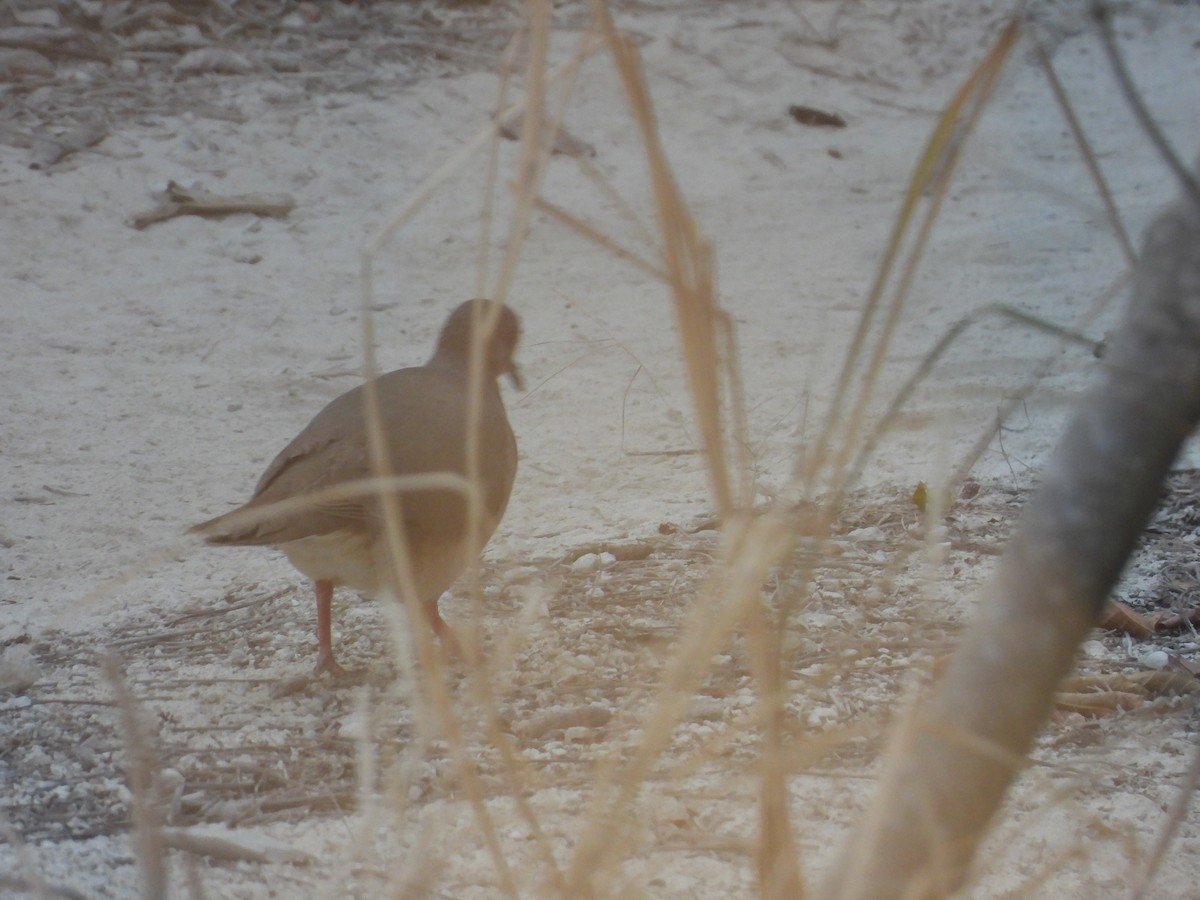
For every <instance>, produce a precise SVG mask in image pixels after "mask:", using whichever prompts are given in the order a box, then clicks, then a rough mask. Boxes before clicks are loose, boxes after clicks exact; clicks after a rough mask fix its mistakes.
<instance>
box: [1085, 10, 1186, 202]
mask: <svg viewBox="0 0 1200 900" xmlns="http://www.w3.org/2000/svg"><path fill="white" fill-rule="evenodd" d="M1092 17H1093V18H1094V19H1095V20H1096V23H1097V24H1098V25H1099V26H1100V38H1101V41H1102V42H1103V43H1104V52H1105V53H1106V54H1107V55H1108V63H1109V65H1110V66H1112V70H1113V75H1114V76H1116V79H1117V84H1118V85H1120V87H1121V93H1122V94H1124V95H1125V102H1126V103H1128V104H1129V108H1130V109H1131V110H1132V111H1133V114H1134V116H1136V117H1137V120H1138V124H1139V125H1141V126H1142V130H1143V131H1145V132H1146V136H1147V137H1148V138H1150V142H1151V143H1152V144H1154V149H1156V150H1157V151H1158V153H1159V156H1161V157H1162V159H1163V162H1165V163H1166V164H1167V168H1169V169H1170V170H1171V174H1172V175H1174V176H1175V177H1176V178H1177V179H1178V180H1179V183H1180V185H1181V186H1182V187H1183V189H1184V190H1185V191H1186V192H1187V194H1188V195H1189V196H1190V197H1191V198H1192V202H1193V203H1195V204H1196V205H1197V206H1200V184H1197V182H1196V178H1195V176H1194V175H1193V174H1192V173H1191V172H1190V171H1188V169H1187V167H1186V166H1185V165H1184V164H1183V163H1182V162H1181V161H1180V159H1179V157H1178V156H1177V155H1176V153H1175V150H1174V149H1173V148H1172V147H1171V144H1170V142H1169V141H1168V140H1167V138H1166V136H1165V135H1164V134H1163V133H1162V129H1161V128H1159V127H1158V123H1157V122H1156V121H1154V117H1153V116H1152V115H1150V111H1149V110H1148V109H1146V104H1145V103H1144V102H1143V101H1142V95H1141V93H1139V91H1138V89H1137V86H1136V85H1134V83H1133V79H1132V78H1131V77H1130V75H1129V69H1127V68H1126V66H1125V58H1124V57H1123V56H1121V50H1120V48H1119V47H1117V36H1116V34H1115V33H1114V32H1113V27H1112V10H1110V9H1109V8H1108V4H1107V3H1105V2H1104V0H1093V2H1092Z"/></svg>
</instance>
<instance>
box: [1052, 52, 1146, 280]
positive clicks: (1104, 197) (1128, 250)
mask: <svg viewBox="0 0 1200 900" xmlns="http://www.w3.org/2000/svg"><path fill="white" fill-rule="evenodd" d="M1033 49H1034V52H1036V54H1037V59H1038V64H1039V65H1040V66H1041V67H1042V72H1043V73H1045V75H1046V81H1047V82H1049V84H1050V91H1051V92H1052V93H1053V94H1054V102H1055V103H1057V104H1058V108H1059V110H1060V111H1061V112H1062V116H1063V121H1065V122H1066V123H1067V127H1068V128H1069V129H1070V130H1071V137H1072V138H1073V139H1074V141H1075V146H1076V147H1078V148H1079V155H1080V156H1081V157H1082V158H1083V163H1084V165H1085V166H1087V170H1088V174H1089V175H1091V176H1092V184H1093V185H1095V188H1096V193H1097V194H1099V195H1100V202H1101V203H1103V204H1104V211H1105V213H1106V214H1107V215H1108V221H1109V224H1110V225H1112V229H1113V232H1114V233H1115V234H1116V236H1117V242H1118V243H1119V244H1120V245H1121V252H1122V253H1124V254H1125V261H1126V262H1127V263H1128V264H1129V265H1130V266H1132V265H1134V264H1136V263H1137V251H1136V250H1134V249H1133V241H1131V240H1130V239H1129V232H1128V231H1126V230H1125V223H1124V222H1122V221H1121V212H1120V210H1118V209H1117V204H1116V201H1114V200H1113V196H1112V191H1110V190H1109V188H1108V180H1107V179H1106V178H1105V177H1104V173H1103V172H1101V171H1100V163H1099V162H1097V160H1096V154H1095V152H1094V151H1093V150H1092V143H1091V141H1089V140H1088V137H1087V135H1086V134H1085V133H1084V130H1083V125H1082V124H1081V123H1080V121H1079V116H1077V115H1075V106H1074V104H1073V103H1071V98H1070V97H1068V96H1067V92H1066V89H1065V88H1064V87H1063V86H1062V82H1061V81H1059V80H1058V73H1057V72H1055V71H1054V62H1053V61H1052V60H1051V59H1050V55H1049V54H1048V53H1047V52H1046V48H1045V47H1043V46H1042V42H1041V41H1039V40H1038V39H1037V38H1036V37H1034V39H1033Z"/></svg>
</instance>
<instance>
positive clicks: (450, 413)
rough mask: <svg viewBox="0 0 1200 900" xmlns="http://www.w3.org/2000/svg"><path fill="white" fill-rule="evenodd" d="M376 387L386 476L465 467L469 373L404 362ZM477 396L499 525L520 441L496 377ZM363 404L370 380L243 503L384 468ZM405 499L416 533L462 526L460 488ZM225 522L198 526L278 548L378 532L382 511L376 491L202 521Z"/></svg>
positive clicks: (317, 421) (225, 539)
mask: <svg viewBox="0 0 1200 900" xmlns="http://www.w3.org/2000/svg"><path fill="white" fill-rule="evenodd" d="M375 386H376V398H377V400H378V408H379V411H380V423H381V425H382V427H383V432H384V436H385V441H386V444H387V446H388V456H389V462H390V465H391V472H389V473H388V474H391V475H418V474H422V473H430V472H453V473H457V474H460V475H465V474H466V469H467V466H466V442H467V441H466V438H467V405H468V399H467V394H468V392H467V389H466V377H465V374H464V373H463V372H461V371H460V370H458V369H456V368H451V367H444V366H434V365H426V366H419V367H414V368H409V369H399V370H396V371H394V372H388V373H387V374H385V375H381V376H380V377H379V378H378V379H376V381H375ZM481 400H482V409H481V416H480V422H479V427H480V433H479V442H478V446H479V447H480V482H481V486H482V489H483V491H484V498H483V499H484V506H485V510H486V514H487V517H488V518H489V519H490V520H491V523H493V525H494V523H495V522H496V521H499V519H500V516H501V515H502V514H503V512H504V508H505V506H506V505H507V503H508V496H509V493H510V492H511V490H512V484H513V479H514V477H515V475H516V465H517V454H516V443H515V440H514V438H513V433H512V429H511V427H510V426H509V423H508V417H507V415H506V414H505V410H504V404H503V402H502V400H501V398H500V393H499V390H498V389H497V386H496V384H495V382H494V381H492V380H485V382H484V384H483V390H482V392H481ZM367 402H368V393H367V390H366V386H365V385H360V386H359V387H357V388H354V389H352V390H350V391H347V392H346V393H344V394H342V395H341V396H339V397H337V398H335V399H334V400H332V401H331V402H330V403H329V404H328V405H327V406H326V407H325V408H324V409H322V410H321V411H320V412H319V413H318V414H317V415H316V417H315V418H314V419H313V420H312V422H310V423H309V425H308V427H306V428H305V429H304V430H303V431H302V432H300V434H299V435H297V436H296V438H295V439H294V440H293V441H292V442H291V443H289V444H288V445H287V446H286V447H285V448H284V449H283V450H282V451H280V453H279V454H278V455H277V456H276V457H275V459H274V460H273V461H272V462H271V464H270V465H269V466H268V467H267V470H266V471H265V472H264V473H263V476H262V478H260V479H259V483H258V486H257V487H256V488H255V493H254V497H253V498H252V499H251V500H250V502H249V503H247V504H246V505H245V506H244V507H242V509H248V508H254V507H260V506H263V505H266V504H268V503H273V502H277V501H280V500H287V499H291V498H294V497H301V496H304V495H306V494H311V493H313V492H315V491H319V490H322V489H325V488H331V487H334V486H336V485H339V484H346V483H348V482H353V481H356V480H359V479H364V478H370V477H372V476H373V475H376V474H380V473H377V472H375V471H374V470H373V469H372V466H371V457H370V453H369V450H368V435H367V427H368V421H369V419H368V416H367ZM401 505H402V509H403V512H404V520H405V527H406V530H407V531H408V532H409V533H410V535H411V536H412V538H414V539H416V538H420V537H422V536H424V537H433V536H436V535H439V534H454V533H460V532H462V531H463V529H464V528H465V522H466V503H465V498H463V497H462V495H461V494H460V493H458V492H455V491H445V490H437V491H433V490H421V491H414V492H411V493H406V494H405V495H404V496H403V497H402V498H401ZM219 521H220V519H219V518H218V519H216V520H213V522H212V523H205V525H202V526H199V530H201V531H202V532H204V533H206V534H208V535H209V539H210V540H213V541H215V542H218V543H230V544H275V545H279V544H283V543H287V542H288V541H293V540H298V539H300V538H304V537H310V536H314V535H321V534H328V533H332V532H335V531H342V530H345V529H346V528H348V527H349V528H351V529H356V530H363V531H366V532H368V533H371V534H374V533H376V532H377V531H378V529H379V527H380V512H379V507H378V503H377V501H374V500H372V499H371V498H361V497H360V498H351V497H347V498H340V499H335V500H330V501H326V502H321V503H319V504H315V505H314V506H312V507H310V508H305V509H303V510H300V511H297V512H295V513H285V514H283V515H280V516H277V517H272V518H270V519H269V520H267V521H265V522H262V523H259V524H256V525H252V526H249V527H246V528H243V529H240V530H231V532H230V533H226V534H221V533H219V530H215V529H212V528H209V527H206V526H210V525H212V524H215V523H218V522H219ZM489 533H490V530H489Z"/></svg>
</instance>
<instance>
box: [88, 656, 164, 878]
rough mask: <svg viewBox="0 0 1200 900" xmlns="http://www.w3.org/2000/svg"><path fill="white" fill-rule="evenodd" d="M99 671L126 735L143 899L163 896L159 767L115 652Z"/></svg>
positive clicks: (134, 842) (134, 843)
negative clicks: (157, 793) (157, 785)
mask: <svg viewBox="0 0 1200 900" xmlns="http://www.w3.org/2000/svg"><path fill="white" fill-rule="evenodd" d="M102 671H103V673H104V677H105V679H106V680H107V681H108V683H109V684H110V685H111V686H112V690H113V695H114V697H115V699H116V701H117V706H118V707H120V710H121V728H122V731H123V732H124V738H125V756H126V778H128V780H129V792H130V794H131V795H132V800H131V803H132V807H133V845H134V848H135V853H136V855H137V861H138V869H139V870H140V872H141V876H142V896H143V897H144V898H145V900H165V898H166V897H167V895H168V893H169V891H168V883H167V845H166V842H165V841H164V840H163V833H162V828H163V818H162V812H161V810H160V808H159V803H158V800H157V799H156V797H155V790H154V773H155V772H156V771H158V765H157V760H156V759H155V756H154V750H153V744H152V738H151V736H150V735H149V734H147V732H146V727H145V723H144V722H143V718H142V712H141V709H140V708H139V707H138V704H137V700H136V699H135V698H134V696H133V691H131V690H130V689H129V685H128V683H127V682H126V681H125V675H124V673H122V671H121V666H120V663H118V662H117V658H116V657H115V656H112V655H109V656H107V657H105V659H104V662H103V667H102Z"/></svg>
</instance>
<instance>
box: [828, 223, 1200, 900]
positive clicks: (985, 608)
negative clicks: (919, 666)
mask: <svg viewBox="0 0 1200 900" xmlns="http://www.w3.org/2000/svg"><path fill="white" fill-rule="evenodd" d="M1102 365H1103V374H1102V376H1101V378H1100V379H1099V383H1098V384H1097V385H1096V386H1095V387H1094V388H1093V389H1092V390H1091V391H1090V392H1089V393H1088V394H1087V395H1086V397H1085V398H1084V399H1083V400H1082V402H1081V403H1080V405H1079V407H1078V409H1077V411H1076V412H1075V415H1074V418H1073V419H1072V421H1071V423H1070V425H1069V426H1068V428H1067V432H1066V434H1065V435H1064V437H1063V440H1062V442H1061V444H1060V445H1059V447H1058V450H1057V451H1056V454H1055V457H1054V459H1053V461H1052V462H1051V463H1050V465H1049V467H1048V470H1047V472H1046V475H1045V480H1044V482H1043V485H1042V488H1041V490H1040V491H1039V492H1038V493H1037V495H1036V496H1035V497H1034V498H1033V499H1032V500H1031V501H1030V502H1029V504H1028V505H1027V507H1026V509H1025V511H1024V513H1023V515H1022V516H1021V519H1020V521H1019V523H1018V525H1017V529H1016V532H1015V533H1014V536H1013V538H1012V540H1011V542H1010V544H1009V547H1008V549H1007V550H1006V552H1005V554H1004V557H1003V558H1002V560H1001V561H1000V565H999V568H998V570H997V572H996V575H995V577H994V579H993V580H992V581H991V583H990V584H989V585H988V586H987V587H986V588H985V589H984V591H983V594H982V596H981V598H980V601H979V611H978V614H977V618H976V620H975V621H974V623H973V624H972V625H971V627H970V628H969V629H968V630H967V633H966V634H965V635H964V637H963V639H962V643H961V645H960V646H959V649H958V651H957V652H956V654H955V656H954V659H953V660H952V661H951V663H950V665H949V667H948V668H947V670H946V673H945V675H944V676H943V677H942V678H941V679H940V680H939V681H938V683H937V684H936V685H935V687H934V688H933V690H932V693H931V695H930V696H929V697H927V698H925V699H924V700H922V701H921V702H920V703H919V704H918V705H917V706H916V708H915V709H914V710H913V711H912V712H911V713H910V714H909V715H908V716H906V717H905V720H904V721H903V722H902V723H901V724H900V725H899V726H898V727H897V731H896V734H895V735H894V736H893V738H892V741H891V744H890V747H889V750H888V753H887V756H886V758H885V761H884V769H883V773H882V775H881V781H880V785H879V787H878V790H877V793H876V796H875V798H874V800H873V804H872V808H871V809H870V810H868V812H867V813H866V815H865V816H864V818H863V822H862V824H860V826H859V828H858V829H857V831H856V833H854V834H853V835H852V836H851V838H850V841H849V843H848V844H847V846H846V848H845V849H844V850H843V852H842V854H841V857H840V859H839V861H838V862H837V863H836V865H835V868H834V870H833V871H832V872H831V873H830V875H829V876H828V878H827V880H826V882H825V884H824V885H823V886H822V890H821V891H820V893H819V894H818V896H820V897H823V898H839V900H846V898H871V900H885V898H899V897H904V898H908V900H916V898H931V897H944V896H946V895H948V894H950V893H952V892H953V891H954V890H956V889H957V888H958V887H960V886H961V885H962V883H963V881H964V879H965V876H966V872H967V869H968V866H969V865H970V862H971V859H972V856H973V855H974V852H975V849H976V847H977V846H978V844H979V842H980V840H981V839H982V838H983V836H984V834H985V832H986V830H987V828H988V825H989V823H990V822H991V820H992V817H993V815H994V813H995V812H996V809H997V807H998V806H999V805H1000V802H1001V801H1002V799H1003V796H1004V793H1005V791H1006V789H1007V788H1008V786H1009V784H1010V782H1012V780H1013V779H1014V777H1015V776H1016V775H1017V773H1018V771H1019V770H1020V769H1021V768H1022V766H1023V765H1024V761H1025V756H1026V753H1027V752H1028V750H1029V748H1030V745H1031V743H1032V741H1033V738H1034V736H1035V734H1036V733H1037V731H1038V729H1039V728H1040V727H1041V725H1042V723H1043V722H1044V721H1045V720H1046V718H1047V716H1048V715H1049V713H1050V710H1051V704H1052V702H1053V699H1054V695H1055V691H1056V689H1057V688H1058V686H1059V683H1060V681H1062V679H1063V677H1064V676H1065V675H1066V674H1067V673H1068V671H1069V670H1070V668H1071V665H1072V662H1073V659H1074V656H1075V652H1076V650H1077V649H1078V647H1079V644H1080V643H1081V642H1082V641H1083V640H1084V638H1086V637H1087V635H1088V633H1089V632H1090V631H1091V629H1092V627H1093V626H1094V625H1095V623H1096V621H1097V618H1098V617H1099V615H1100V613H1101V610H1102V609H1103V608H1104V604H1105V601H1106V600H1107V598H1108V595H1109V592H1110V591H1111V589H1112V587H1113V585H1114V583H1115V582H1116V580H1117V578H1118V576H1119V575H1120V573H1121V570H1122V568H1123V567H1124V565H1125V563H1126V560H1127V558H1128V557H1129V555H1130V553H1131V552H1132V550H1133V549H1134V545H1135V543H1136V541H1137V539H1138V536H1139V535H1140V534H1141V532H1142V530H1143V529H1144V528H1145V526H1146V524H1147V522H1148V520H1149V517H1150V514H1151V512H1152V511H1153V509H1154V507H1155V505H1156V503H1157V502H1158V499H1159V496H1160V490H1161V485H1162V482H1163V479H1164V478H1165V476H1166V475H1167V472H1168V469H1169V467H1170V465H1171V462H1172V460H1174V458H1175V456H1176V454H1177V453H1178V451H1179V448H1180V445H1181V444H1182V443H1183V441H1184V439H1186V438H1187V436H1188V435H1189V434H1190V433H1191V432H1192V430H1193V429H1194V427H1195V426H1196V423H1197V419H1200V206H1197V204H1196V203H1194V202H1191V201H1188V200H1185V201H1181V202H1180V203H1178V204H1177V205H1175V206H1173V207H1171V208H1169V209H1167V210H1166V211H1164V212H1163V213H1162V214H1161V215H1160V216H1159V217H1158V219H1157V220H1156V221H1155V222H1154V224H1153V225H1152V226H1151V227H1150V229H1149V230H1148V232H1147V236H1146V240H1145V248H1144V251H1143V254H1142V258H1141V262H1140V263H1139V264H1138V266H1137V270H1136V274H1135V278H1134V288H1133V297H1132V300H1131V302H1130V306H1129V309H1128V310H1127V312H1126V314H1125V318H1124V321H1123V323H1122V324H1121V326H1120V328H1119V329H1118V331H1117V335H1116V337H1115V339H1114V340H1113V342H1112V345H1111V349H1110V350H1109V352H1108V354H1107V355H1106V357H1105V359H1104V361H1103V363H1102Z"/></svg>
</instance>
